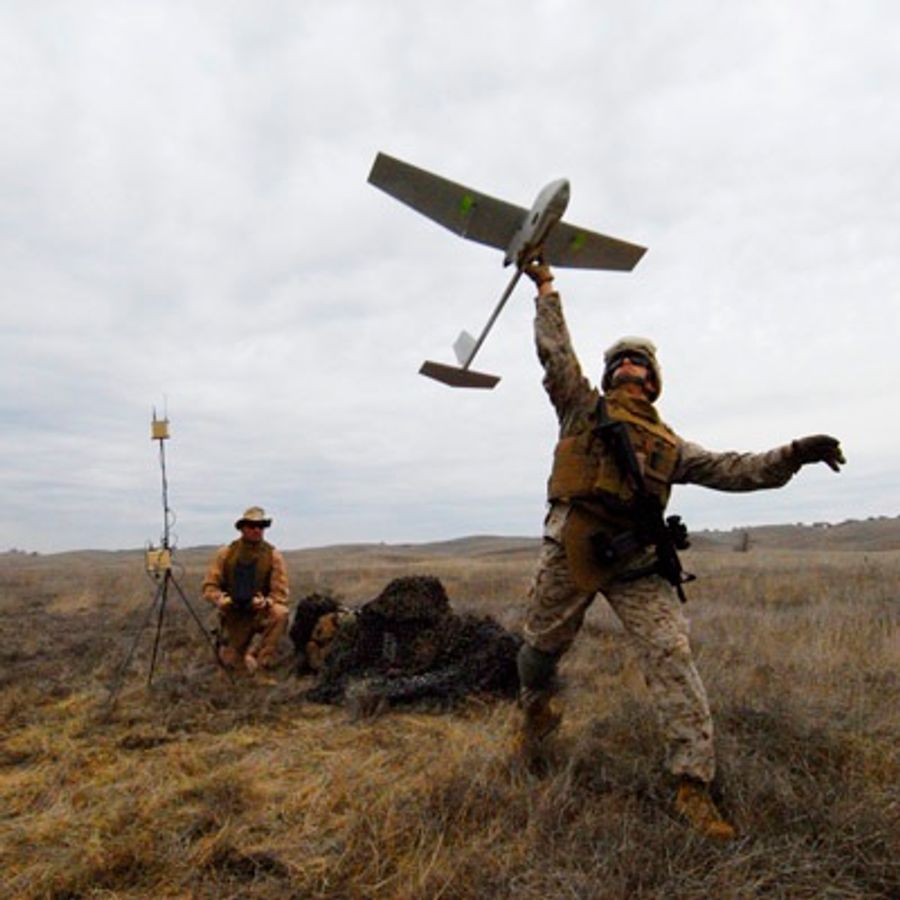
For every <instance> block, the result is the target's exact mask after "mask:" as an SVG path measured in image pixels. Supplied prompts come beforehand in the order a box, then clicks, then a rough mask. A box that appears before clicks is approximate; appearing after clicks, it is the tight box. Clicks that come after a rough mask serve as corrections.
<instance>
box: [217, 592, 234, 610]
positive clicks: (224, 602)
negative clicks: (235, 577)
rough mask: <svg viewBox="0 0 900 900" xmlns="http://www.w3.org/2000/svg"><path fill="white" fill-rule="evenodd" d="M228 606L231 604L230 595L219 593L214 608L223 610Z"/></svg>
mask: <svg viewBox="0 0 900 900" xmlns="http://www.w3.org/2000/svg"><path fill="white" fill-rule="evenodd" d="M229 606H231V597H229V596H228V594H219V596H218V597H217V598H216V609H220V610H221V611H222V612H225V610H226V609H228V607H229Z"/></svg>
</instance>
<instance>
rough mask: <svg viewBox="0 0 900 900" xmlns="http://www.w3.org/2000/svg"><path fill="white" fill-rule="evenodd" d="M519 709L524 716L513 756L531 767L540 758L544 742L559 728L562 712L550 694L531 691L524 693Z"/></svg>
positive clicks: (520, 722) (520, 723) (515, 738)
mask: <svg viewBox="0 0 900 900" xmlns="http://www.w3.org/2000/svg"><path fill="white" fill-rule="evenodd" d="M519 709H521V710H522V715H521V719H520V720H519V726H518V729H517V730H516V733H515V735H514V737H513V756H514V757H515V758H517V759H518V760H520V761H521V762H523V763H525V764H526V765H529V766H531V765H533V764H534V763H535V762H536V761H537V760H538V759H539V758H540V755H541V750H542V748H543V744H544V741H545V740H546V739H547V738H548V737H549V736H550V735H551V734H553V732H554V731H556V729H557V728H559V726H560V723H561V722H562V710H561V709H560V707H559V704H558V703H557V702H556V700H554V698H553V696H552V694H550V693H549V692H547V691H529V690H524V691H522V694H521V695H520V697H519Z"/></svg>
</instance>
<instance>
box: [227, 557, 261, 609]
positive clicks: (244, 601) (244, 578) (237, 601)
mask: <svg viewBox="0 0 900 900" xmlns="http://www.w3.org/2000/svg"><path fill="white" fill-rule="evenodd" d="M255 586H256V562H255V561H254V562H252V563H242V562H238V563H235V566H234V582H233V584H232V587H231V600H232V602H233V603H234V605H235V607H236V608H237V609H239V610H241V611H242V612H245V611H247V610H249V609H250V604H251V603H252V602H253V597H254V595H255V594H256V590H255Z"/></svg>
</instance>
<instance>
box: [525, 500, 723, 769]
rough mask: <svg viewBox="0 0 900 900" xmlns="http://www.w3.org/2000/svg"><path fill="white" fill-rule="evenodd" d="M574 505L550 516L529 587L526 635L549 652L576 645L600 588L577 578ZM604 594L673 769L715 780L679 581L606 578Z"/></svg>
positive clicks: (652, 577) (707, 713) (701, 691)
mask: <svg viewBox="0 0 900 900" xmlns="http://www.w3.org/2000/svg"><path fill="white" fill-rule="evenodd" d="M568 511H569V507H568V505H567V504H554V506H553V507H552V508H551V510H550V513H549V514H548V516H547V521H546V523H545V528H544V540H543V544H542V547H541V553H540V557H539V560H538V568H537V571H536V573H535V576H534V580H533V582H532V586H531V590H530V594H529V605H528V611H527V614H526V620H525V628H524V637H525V641H526V642H527V643H528V644H530V645H531V646H532V647H534V648H535V649H536V650H541V651H544V652H545V653H563V652H565V650H567V649H568V648H569V647H570V646H571V644H572V642H573V641H574V640H575V636H576V635H577V634H578V632H579V630H580V629H581V626H582V624H583V622H584V617H585V613H586V612H587V610H588V607H589V606H590V605H591V603H593V601H594V598H595V597H596V596H597V594H596V593H595V592H585V591H583V590H581V589H579V588H578V587H576V586H575V584H574V583H573V581H572V577H571V574H570V572H569V566H568V563H567V560H566V552H565V548H564V547H563V544H562V529H563V526H564V525H565V519H566V516H567V514H568ZM602 596H604V597H605V598H606V600H607V602H608V603H609V605H610V607H612V609H613V611H614V612H615V614H616V616H617V617H618V618H619V620H620V621H621V622H622V625H623V626H624V627H625V631H626V633H627V635H628V639H629V640H630V641H631V643H632V644H633V646H634V648H635V650H636V651H637V655H638V659H639V661H640V663H641V668H642V670H643V673H644V678H645V680H646V682H647V687H648V688H649V690H650V694H651V696H652V697H653V701H654V703H655V706H656V710H657V713H658V715H659V720H660V724H661V727H662V729H663V733H664V735H665V737H666V742H667V768H668V769H669V771H671V772H672V774H674V775H688V776H691V777H693V778H697V779H699V780H700V781H703V782H707V783H708V782H711V781H712V779H713V776H714V775H715V752H714V747H713V726H712V718H711V716H710V711H709V702H708V700H707V698H706V690H705V689H704V687H703V682H702V681H701V679H700V674H699V673H698V672H697V668H696V666H695V665H694V660H693V657H692V655H691V647H690V643H689V641H688V631H689V625H688V621H687V618H686V617H685V615H684V613H683V612H682V609H681V603H680V602H679V600H678V597H677V595H676V593H675V589H674V588H673V587H672V586H671V585H670V584H669V583H668V582H667V581H665V580H664V579H663V578H660V577H659V576H658V575H648V576H646V577H644V578H639V579H637V580H635V581H628V582H616V581H615V580H611V581H610V583H608V584H605V585H603V587H602Z"/></svg>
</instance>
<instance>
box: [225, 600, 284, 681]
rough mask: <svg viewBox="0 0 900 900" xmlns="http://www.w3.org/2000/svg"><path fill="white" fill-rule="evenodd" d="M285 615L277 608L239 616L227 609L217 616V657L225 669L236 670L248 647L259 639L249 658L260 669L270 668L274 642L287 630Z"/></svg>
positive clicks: (275, 655) (273, 653)
mask: <svg viewBox="0 0 900 900" xmlns="http://www.w3.org/2000/svg"><path fill="white" fill-rule="evenodd" d="M287 625H288V611H287V608H286V607H284V606H281V605H280V604H277V603H276V604H274V605H273V606H271V607H269V608H268V609H266V610H259V611H247V612H239V611H238V610H235V609H228V610H226V611H225V612H220V613H219V633H220V640H221V647H220V650H219V655H220V657H221V659H222V662H224V663H225V665H226V666H232V667H233V666H237V667H240V666H241V665H242V664H243V660H244V657H245V655H246V654H247V653H248V652H250V651H251V644H252V643H253V639H254V638H255V637H256V635H259V636H260V637H259V643H258V647H257V648H256V649H255V651H253V655H254V656H255V657H256V659H257V660H258V662H259V664H260V665H261V666H269V665H271V664H272V663H273V662H274V661H275V659H276V657H277V653H278V642H279V641H280V640H281V638H282V635H284V633H285V631H286V630H287Z"/></svg>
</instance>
